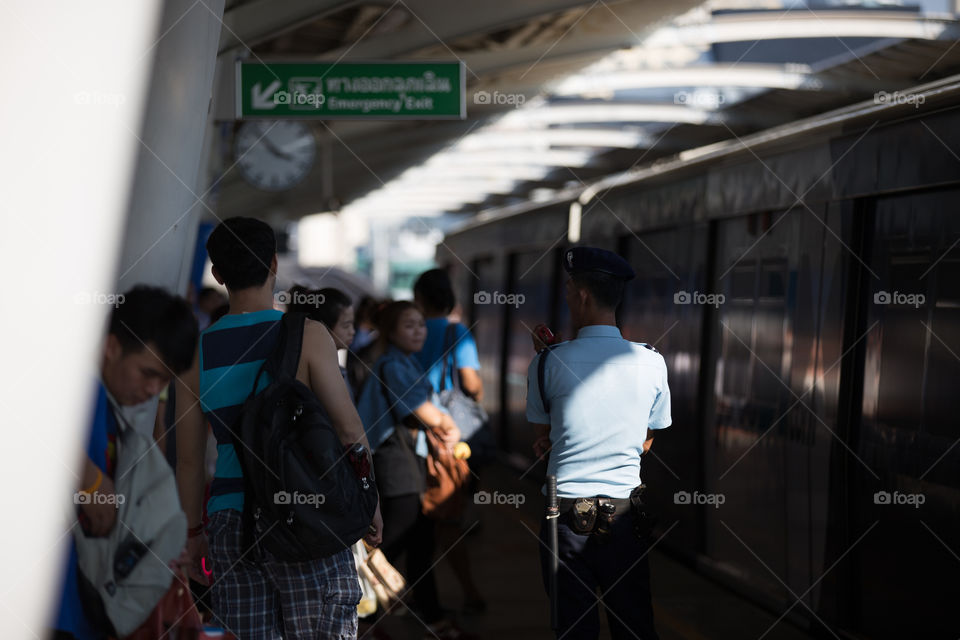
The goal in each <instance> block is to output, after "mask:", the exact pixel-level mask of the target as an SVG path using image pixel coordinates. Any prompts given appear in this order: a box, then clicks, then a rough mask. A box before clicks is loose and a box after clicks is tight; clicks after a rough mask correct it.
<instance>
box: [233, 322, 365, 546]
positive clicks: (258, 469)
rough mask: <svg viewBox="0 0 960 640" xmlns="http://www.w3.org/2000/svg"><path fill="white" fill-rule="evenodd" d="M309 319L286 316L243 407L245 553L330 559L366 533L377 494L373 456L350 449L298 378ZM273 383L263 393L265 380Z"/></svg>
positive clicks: (238, 445)
mask: <svg viewBox="0 0 960 640" xmlns="http://www.w3.org/2000/svg"><path fill="white" fill-rule="evenodd" d="M305 321H306V316H305V315H304V314H290V313H287V314H284V316H283V318H282V319H281V320H280V335H279V337H278V340H277V347H276V349H275V350H274V352H273V353H272V354H271V355H270V356H269V357H268V358H267V359H266V360H265V361H264V363H263V366H261V367H260V371H259V372H258V373H257V377H256V379H255V380H254V383H253V390H252V391H251V392H250V395H249V396H248V397H247V400H246V402H245V403H244V405H243V410H242V412H241V414H240V418H239V423H238V424H239V433H238V435H239V439H240V440H241V441H242V442H238V443H236V446H235V447H234V449H235V450H236V452H237V457H238V458H239V460H240V466H241V468H242V470H243V483H244V505H243V542H244V548H245V549H249V548H250V546H251V545H254V544H255V545H256V546H257V547H258V548H259V549H261V550H267V551H269V552H270V553H271V554H272V555H273V556H274V557H275V558H277V559H279V560H283V561H289V562H299V561H304V560H313V559H319V558H325V557H328V556H331V555H333V554H334V553H337V552H338V551H341V550H342V549H345V548H347V547H349V546H350V545H352V544H353V543H354V542H356V541H357V540H359V539H360V538H361V537H363V536H364V535H366V534H367V532H368V527H369V526H370V523H371V522H372V521H373V515H374V512H375V511H376V508H377V501H378V499H379V498H378V496H377V489H376V484H375V482H374V477H373V469H372V467H371V465H370V464H369V458H368V456H367V451H366V450H365V449H364V448H363V447H362V446H360V445H355V446H354V447H352V448H350V449H346V448H345V447H344V446H343V444H341V442H340V438H339V437H338V436H337V433H336V431H334V429H333V427H332V426H331V424H330V418H329V416H328V415H327V412H326V411H325V410H324V408H323V406H322V405H321V404H320V401H319V400H317V397H316V396H315V395H314V393H313V391H312V390H311V389H310V388H309V387H307V386H306V385H305V384H303V383H302V382H299V381H298V380H297V379H296V376H297V365H298V364H299V361H300V351H301V349H302V346H303V327H304V323H305ZM264 373H267V374H269V375H270V376H271V382H270V384H269V385H268V386H267V387H266V388H265V389H264V390H263V391H261V392H260V393H257V383H258V382H259V380H260V376H262V375H263V374H264Z"/></svg>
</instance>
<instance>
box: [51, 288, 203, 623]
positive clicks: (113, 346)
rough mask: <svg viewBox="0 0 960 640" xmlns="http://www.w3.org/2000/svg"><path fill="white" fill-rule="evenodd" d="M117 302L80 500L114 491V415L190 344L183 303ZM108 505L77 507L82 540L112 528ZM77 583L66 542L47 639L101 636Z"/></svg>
mask: <svg viewBox="0 0 960 640" xmlns="http://www.w3.org/2000/svg"><path fill="white" fill-rule="evenodd" d="M119 299H121V300H122V302H121V303H120V304H119V305H118V306H117V307H116V309H115V310H114V311H113V313H112V314H111V317H110V329H109V333H108V335H107V338H106V341H105V343H104V347H103V359H102V361H101V363H100V381H99V382H98V384H97V398H96V403H95V406H94V412H93V420H92V424H91V426H90V437H89V441H88V444H87V456H86V458H84V460H83V469H82V471H81V474H80V476H81V480H80V485H81V486H79V487H78V489H79V491H80V492H83V493H87V494H94V493H99V494H103V495H106V496H110V495H112V494H113V493H114V485H113V475H114V469H115V467H116V454H117V451H116V434H117V418H116V416H115V414H114V411H115V410H117V409H118V408H119V407H128V406H133V405H139V404H142V403H144V402H146V401H147V400H150V399H151V398H152V397H154V396H156V395H157V394H159V393H160V391H161V390H162V389H163V388H164V387H166V386H167V384H169V382H170V378H171V377H172V376H174V375H177V374H179V373H182V372H183V371H184V370H186V369H187V367H189V366H190V362H191V361H192V360H193V351H194V348H195V347H196V343H197V322H196V320H195V319H194V317H193V312H192V311H191V310H190V305H189V304H188V303H187V301H186V300H183V299H182V298H178V297H176V296H173V295H171V294H169V293H167V292H166V291H164V290H163V289H157V288H152V287H136V288H134V289H133V290H131V291H128V292H127V293H125V294H124V295H123V297H122V298H119ZM115 504H116V502H115V501H113V500H101V501H97V500H88V501H85V502H81V503H80V506H79V509H78V511H79V515H78V517H79V520H80V523H79V526H81V527H83V530H84V532H85V533H86V534H87V535H91V536H102V535H106V534H107V533H109V532H110V531H111V530H112V529H113V527H114V526H115V524H116V518H117V513H116V506H115ZM77 580H78V575H77V549H76V544H75V543H74V541H73V537H72V536H71V538H70V552H69V556H68V560H67V567H66V572H65V577H64V583H63V591H62V593H61V599H60V607H59V609H58V612H57V619H56V622H55V623H54V628H55V629H56V634H55V637H56V638H57V639H58V640H61V639H68V638H76V639H77V640H94V639H99V638H105V637H106V630H104V629H97V628H95V625H94V624H92V623H91V621H90V620H89V619H88V618H87V616H86V615H85V613H84V609H83V606H82V605H81V602H80V591H79V587H78V583H77Z"/></svg>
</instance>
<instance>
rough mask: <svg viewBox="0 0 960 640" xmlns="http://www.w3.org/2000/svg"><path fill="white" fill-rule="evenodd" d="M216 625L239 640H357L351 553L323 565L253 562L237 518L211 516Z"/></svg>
mask: <svg viewBox="0 0 960 640" xmlns="http://www.w3.org/2000/svg"><path fill="white" fill-rule="evenodd" d="M207 533H208V535H209V539H210V559H211V560H212V564H213V580H214V583H213V586H212V587H211V588H210V593H211V599H212V604H213V614H214V620H215V622H218V623H220V624H221V625H223V626H224V627H225V628H226V629H227V630H229V631H231V632H232V633H233V634H234V635H236V636H237V638H239V639H240V640H279V639H280V638H283V639H284V640H301V639H303V640H305V639H307V638H311V639H312V638H324V639H326V638H335V639H344V638H345V639H351V640H352V639H355V638H356V637H357V604H358V603H359V602H360V581H359V579H358V577H357V566H356V564H355V563H354V560H353V554H352V553H351V552H350V549H344V550H343V551H340V552H339V553H337V554H335V555H333V556H331V557H329V558H324V559H322V560H309V561H306V562H279V561H274V560H270V559H266V560H263V561H257V560H256V559H254V558H252V557H251V556H253V555H254V554H255V553H256V552H254V551H251V552H249V553H247V554H244V553H243V551H242V545H241V539H242V536H243V531H242V524H241V515H240V512H239V511H236V510H234V509H224V510H222V511H216V512H214V513H213V514H211V515H210V525H209V526H208V527H207Z"/></svg>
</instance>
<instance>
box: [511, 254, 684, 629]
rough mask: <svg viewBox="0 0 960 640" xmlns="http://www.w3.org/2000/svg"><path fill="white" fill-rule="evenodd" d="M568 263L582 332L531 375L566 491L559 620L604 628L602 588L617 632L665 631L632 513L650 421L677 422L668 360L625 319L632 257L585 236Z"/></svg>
mask: <svg viewBox="0 0 960 640" xmlns="http://www.w3.org/2000/svg"><path fill="white" fill-rule="evenodd" d="M564 268H565V269H566V271H567V273H568V274H569V275H570V278H569V279H568V280H567V283H566V301H567V306H568V307H569V309H570V319H571V325H572V326H573V327H574V329H575V330H576V331H577V336H576V338H575V339H573V340H570V341H569V342H564V343H561V344H559V345H557V346H556V347H554V348H552V349H550V350H542V351H541V352H540V353H539V354H537V356H536V357H534V359H533V362H531V363H530V368H529V370H528V375H527V419H528V420H529V421H530V422H532V423H535V425H536V429H537V440H536V442H535V444H534V448H535V453H537V455H543V454H544V453H545V452H547V451H549V452H550V457H549V461H548V464H547V474H548V475H554V476H556V478H557V495H558V496H559V498H560V518H559V521H558V527H557V528H558V538H559V548H558V554H559V558H560V570H559V574H558V579H557V584H558V587H557V592H558V610H559V627H558V628H557V629H556V630H555V631H556V633H557V636H558V637H563V638H568V639H574V638H596V637H597V635H598V634H599V631H600V623H599V614H598V611H597V603H598V602H599V601H600V600H601V599H602V601H603V604H604V608H605V609H606V611H607V617H608V620H609V623H610V632H611V635H612V637H613V638H615V639H616V638H641V639H642V640H651V639H656V638H657V635H656V631H655V629H654V626H653V609H652V605H651V600H650V577H649V567H648V564H647V559H646V552H647V545H646V543H645V541H643V540H641V539H640V537H638V534H637V531H638V530H639V529H640V528H642V525H643V524H644V523H642V522H637V521H636V520H635V519H636V518H639V517H640V516H639V509H635V508H632V506H631V505H632V501H631V496H633V497H634V498H635V500H634V501H636V502H638V501H639V485H640V456H641V455H642V454H643V453H645V452H646V451H648V450H649V449H650V446H651V444H652V443H653V435H652V432H653V431H654V430H656V429H663V428H666V427H668V426H670V422H671V420H670V389H669V387H668V386H667V368H666V364H665V362H664V359H663V357H662V356H661V355H660V354H659V353H657V352H656V350H654V349H653V348H652V347H649V346H647V345H643V344H637V343H633V342H629V341H627V340H624V339H623V337H622V336H621V335H620V330H619V329H618V328H617V326H616V308H617V306H618V305H619V303H620V300H621V299H622V297H623V290H624V287H625V283H626V281H627V280H629V279H631V278H633V277H634V273H633V269H632V268H631V267H630V265H629V264H628V263H627V262H626V261H625V260H623V258H621V257H620V256H618V255H616V254H614V253H611V252H609V251H604V250H601V249H592V248H588V247H577V248H573V249H569V250H567V251H566V252H565V253H564ZM534 343H535V346H541V347H542V346H543V345H542V344H538V343H537V340H536V338H535V339H534ZM544 358H546V362H545V363H544V366H543V367H542V369H543V371H542V376H541V366H540V365H541V361H542V360H543V359H544ZM541 377H542V380H543V389H542V391H541V388H540V379H541ZM638 525H639V526H638ZM545 529H546V527H544V529H543V530H542V531H541V539H542V540H543V541H544V545H541V563H542V566H543V568H544V581H545V583H546V580H547V573H546V572H547V567H548V566H549V562H550V553H549V551H548V550H547V546H546V535H545ZM597 589H600V592H601V593H602V594H603V595H602V597H598V596H597V595H596V591H597Z"/></svg>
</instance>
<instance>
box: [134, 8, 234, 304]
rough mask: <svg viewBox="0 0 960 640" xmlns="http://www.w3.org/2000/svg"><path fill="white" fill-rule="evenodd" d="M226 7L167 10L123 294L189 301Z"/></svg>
mask: <svg viewBox="0 0 960 640" xmlns="http://www.w3.org/2000/svg"><path fill="white" fill-rule="evenodd" d="M223 4H224V0H204V1H203V2H198V3H193V2H192V0H171V1H170V2H167V3H165V5H164V15H163V21H162V24H161V26H160V33H162V34H164V35H163V37H162V39H161V40H160V41H159V42H158V43H157V45H156V59H155V63H154V73H153V76H152V78H151V83H150V92H149V94H148V103H147V111H146V117H145V119H144V124H143V127H142V132H141V134H140V136H139V137H140V148H139V152H138V156H137V164H136V174H135V178H134V186H133V194H132V197H131V200H130V208H129V215H128V219H127V228H126V233H125V235H124V241H123V248H122V253H121V258H120V265H119V271H118V273H117V277H118V284H117V290H118V291H125V290H126V289H129V288H130V287H131V286H133V285H134V284H153V285H158V286H162V287H165V288H167V289H169V290H171V291H175V292H178V293H185V291H182V290H181V287H183V286H185V278H184V277H182V267H183V265H184V264H187V263H188V262H189V261H190V259H191V257H192V251H193V244H194V240H195V238H196V226H197V222H198V219H199V215H200V213H201V212H206V208H205V207H204V206H203V205H202V204H201V202H198V200H200V201H202V196H204V191H205V189H206V180H207V178H206V171H205V169H206V167H205V165H204V163H203V160H204V158H205V157H206V153H205V145H204V141H205V140H206V139H207V133H208V121H209V120H208V115H209V110H210V100H211V93H212V89H213V78H214V71H215V69H216V63H217V43H218V42H219V40H220V31H221V28H222V24H221V19H222V18H223Z"/></svg>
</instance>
